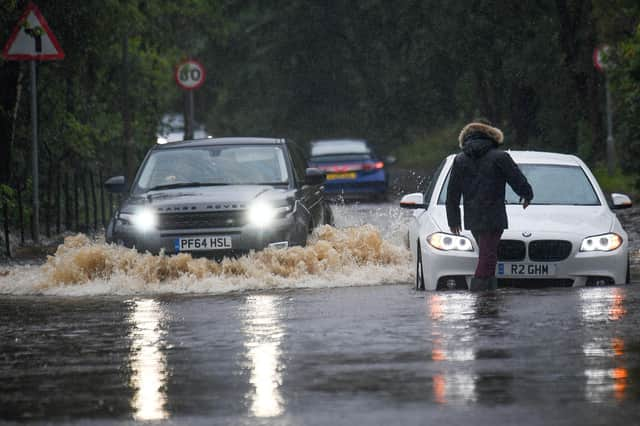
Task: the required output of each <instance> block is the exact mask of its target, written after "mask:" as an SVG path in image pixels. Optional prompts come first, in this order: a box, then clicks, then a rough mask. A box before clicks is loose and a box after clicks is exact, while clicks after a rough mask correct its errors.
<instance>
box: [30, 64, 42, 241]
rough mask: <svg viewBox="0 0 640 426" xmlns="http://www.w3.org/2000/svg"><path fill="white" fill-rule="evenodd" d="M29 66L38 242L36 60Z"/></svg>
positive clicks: (37, 236) (38, 236)
mask: <svg viewBox="0 0 640 426" xmlns="http://www.w3.org/2000/svg"><path fill="white" fill-rule="evenodd" d="M29 64H30V66H31V133H32V139H31V159H32V167H33V182H32V186H33V188H32V189H33V191H32V192H33V230H34V232H33V242H34V243H36V244H38V243H39V242H40V201H39V194H38V94H37V92H36V90H37V84H36V61H34V60H31V61H29Z"/></svg>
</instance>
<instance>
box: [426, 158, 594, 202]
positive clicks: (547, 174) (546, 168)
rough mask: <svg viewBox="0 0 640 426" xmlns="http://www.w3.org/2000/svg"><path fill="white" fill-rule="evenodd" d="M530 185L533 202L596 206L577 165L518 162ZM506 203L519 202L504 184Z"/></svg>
mask: <svg viewBox="0 0 640 426" xmlns="http://www.w3.org/2000/svg"><path fill="white" fill-rule="evenodd" d="M519 167H520V170H522V173H523V174H524V175H525V176H526V177H527V180H528V181H529V184H530V185H531V187H532V188H533V194H534V197H533V201H532V202H531V204H532V205H568V206H599V205H601V203H600V200H599V199H598V195H597V194H596V191H595V190H594V188H593V186H592V185H591V182H590V181H589V178H588V177H587V175H586V174H585V172H584V170H582V168H581V167H580V166H565V165H551V164H519ZM448 186H449V176H447V179H446V180H445V182H444V184H443V185H442V189H441V190H440V196H439V198H438V204H444V203H445V202H446V198H447V187H448ZM505 203H506V204H519V197H518V196H517V195H516V194H515V193H514V192H513V190H512V189H511V187H510V186H509V185H507V188H506V192H505Z"/></svg>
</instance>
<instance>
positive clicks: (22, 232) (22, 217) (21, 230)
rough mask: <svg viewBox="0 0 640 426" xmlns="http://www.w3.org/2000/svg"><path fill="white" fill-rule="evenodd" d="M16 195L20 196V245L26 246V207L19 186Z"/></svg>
mask: <svg viewBox="0 0 640 426" xmlns="http://www.w3.org/2000/svg"><path fill="white" fill-rule="evenodd" d="M16 195H17V196H18V200H17V201H18V225H19V226H20V243H21V244H24V206H23V205H22V190H21V189H20V185H17V188H16Z"/></svg>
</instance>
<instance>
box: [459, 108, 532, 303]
mask: <svg viewBox="0 0 640 426" xmlns="http://www.w3.org/2000/svg"><path fill="white" fill-rule="evenodd" d="M503 141H504V136H503V134H502V131H500V129H498V128H496V127H493V126H492V125H491V123H489V122H488V121H485V120H476V121H474V122H472V123H469V124H467V125H466V126H464V128H463V129H462V131H461V132H460V136H459V137H458V142H459V143H460V148H461V149H462V152H461V153H459V154H458V155H457V156H456V157H455V159H454V160H453V166H452V168H451V174H450V176H449V186H448V188H447V202H446V205H447V222H448V224H449V229H450V230H451V233H452V234H455V235H459V234H460V232H461V230H462V223H461V218H460V197H462V200H463V205H464V229H467V230H470V231H471V234H472V235H473V238H475V240H476V243H477V246H478V250H479V252H480V253H479V258H478V266H477V268H476V271H475V275H474V277H473V278H472V279H471V286H470V289H471V290H472V291H478V290H487V289H496V288H497V286H498V280H497V279H496V277H495V269H496V263H497V262H498V244H499V243H500V237H501V236H502V232H503V231H504V230H505V229H507V228H508V221H507V210H506V207H505V184H506V183H508V184H509V186H510V187H511V188H512V189H513V190H514V192H515V193H516V194H518V196H520V200H521V201H522V200H524V202H523V204H522V207H523V208H524V209H526V208H527V207H528V206H529V203H530V202H531V200H532V199H533V190H532V189H531V185H529V182H528V181H527V178H526V177H525V176H524V175H523V174H522V172H521V171H520V169H519V168H518V166H517V165H516V163H515V162H514V161H513V159H512V158H511V156H510V155H509V154H508V153H507V152H505V151H503V150H500V149H498V147H499V146H500V145H501V144H502V143H503Z"/></svg>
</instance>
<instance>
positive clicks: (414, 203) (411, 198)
mask: <svg viewBox="0 0 640 426" xmlns="http://www.w3.org/2000/svg"><path fill="white" fill-rule="evenodd" d="M400 207H402V208H403V209H414V210H415V209H426V208H427V205H426V204H424V196H423V195H422V193H420V192H414V193H413V194H407V195H405V196H404V197H402V199H401V200H400Z"/></svg>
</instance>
